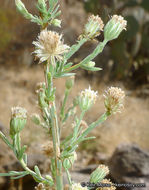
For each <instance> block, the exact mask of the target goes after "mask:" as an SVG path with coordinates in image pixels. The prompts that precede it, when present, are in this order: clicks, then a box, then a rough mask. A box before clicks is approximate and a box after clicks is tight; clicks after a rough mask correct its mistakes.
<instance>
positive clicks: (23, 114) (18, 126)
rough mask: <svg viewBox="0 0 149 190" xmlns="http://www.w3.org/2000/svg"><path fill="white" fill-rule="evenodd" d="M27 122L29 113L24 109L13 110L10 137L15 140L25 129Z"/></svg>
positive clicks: (15, 108)
mask: <svg viewBox="0 0 149 190" xmlns="http://www.w3.org/2000/svg"><path fill="white" fill-rule="evenodd" d="M26 120H27V111H26V109H24V108H22V107H13V108H11V120H10V136H11V138H12V139H13V138H14V136H15V135H16V134H17V133H20V132H21V131H22V129H23V128H24V126H25V124H26Z"/></svg>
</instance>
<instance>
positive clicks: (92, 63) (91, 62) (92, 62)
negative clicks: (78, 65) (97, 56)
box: [85, 61, 96, 67]
mask: <svg viewBox="0 0 149 190" xmlns="http://www.w3.org/2000/svg"><path fill="white" fill-rule="evenodd" d="M95 64H96V63H95V62H94V61H90V62H88V63H87V64H85V66H87V67H94V66H95Z"/></svg>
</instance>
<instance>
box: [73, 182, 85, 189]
mask: <svg viewBox="0 0 149 190" xmlns="http://www.w3.org/2000/svg"><path fill="white" fill-rule="evenodd" d="M87 189H88V188H87V187H82V186H81V184H80V183H73V184H72V190H87Z"/></svg>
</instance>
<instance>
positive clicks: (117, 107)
mask: <svg viewBox="0 0 149 190" xmlns="http://www.w3.org/2000/svg"><path fill="white" fill-rule="evenodd" d="M103 96H104V99H105V101H104V102H105V107H106V110H107V112H109V113H110V114H112V113H114V114H115V113H117V112H121V109H122V108H123V101H124V97H125V92H124V91H122V90H121V88H118V87H111V88H108V90H106V91H105V94H104V95H103Z"/></svg>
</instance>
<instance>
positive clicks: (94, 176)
mask: <svg viewBox="0 0 149 190" xmlns="http://www.w3.org/2000/svg"><path fill="white" fill-rule="evenodd" d="M108 174H109V168H108V167H107V166H105V165H99V166H98V168H96V170H94V171H93V172H92V173H91V176H90V182H91V183H99V182H101V181H102V180H103V179H104V177H105V176H106V175H108Z"/></svg>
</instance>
